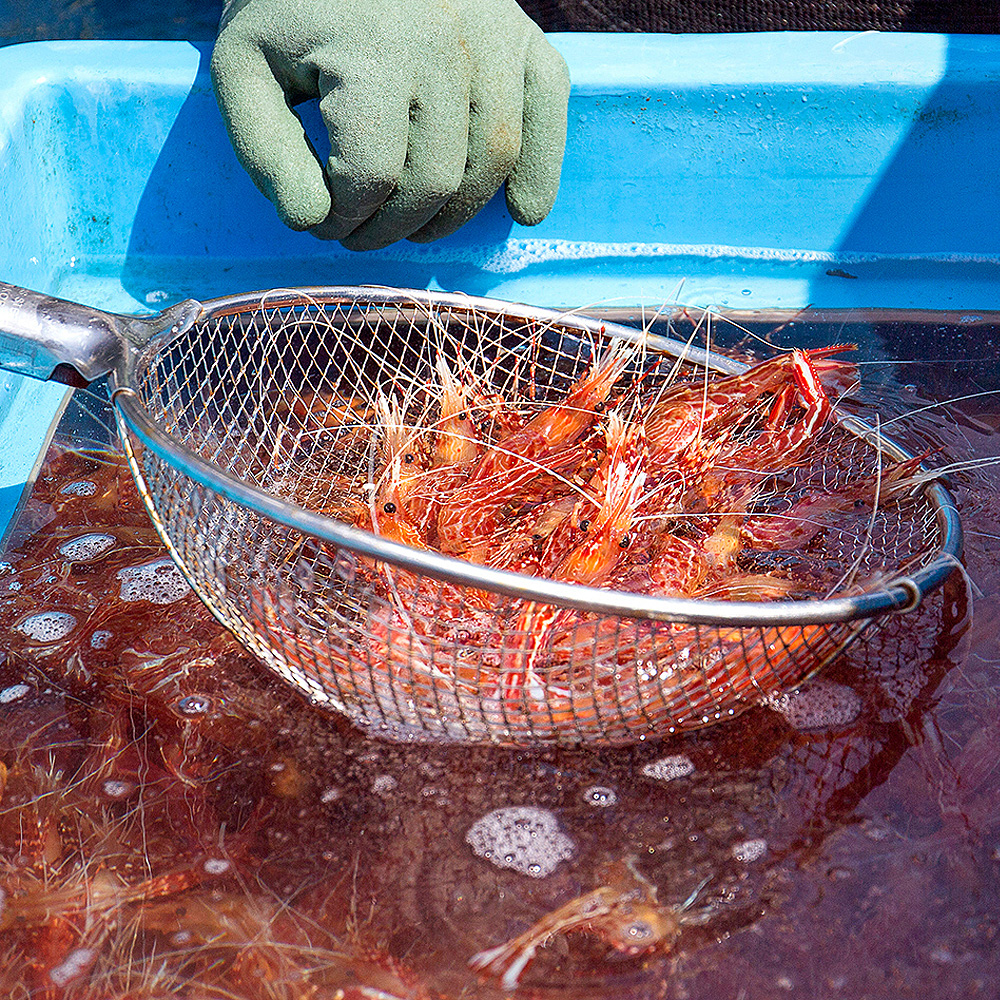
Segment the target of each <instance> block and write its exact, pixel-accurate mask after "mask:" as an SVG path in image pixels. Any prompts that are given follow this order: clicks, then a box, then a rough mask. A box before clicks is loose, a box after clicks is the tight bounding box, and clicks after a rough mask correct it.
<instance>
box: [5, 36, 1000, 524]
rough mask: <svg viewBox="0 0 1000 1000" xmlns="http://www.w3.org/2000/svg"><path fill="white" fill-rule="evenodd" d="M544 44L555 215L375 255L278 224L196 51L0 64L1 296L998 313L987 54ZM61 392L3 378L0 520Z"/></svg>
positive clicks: (117, 46)
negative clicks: (478, 298) (395, 298)
mask: <svg viewBox="0 0 1000 1000" xmlns="http://www.w3.org/2000/svg"><path fill="white" fill-rule="evenodd" d="M552 38H553V42H554V43H555V44H556V45H557V46H558V47H559V48H560V50H561V51H562V52H563V53H564V55H565V56H566V59H567V61H568V63H569V65H570V69H571V73H572V77H573V80H574V89H573V96H572V100H571V108H570V132H569V143H568V149H567V156H566V161H565V165H564V171H563V180H562V185H561V188H560V193H559V197H558V200H557V202H556V205H555V208H554V209H553V211H552V213H551V214H550V216H549V217H548V218H547V219H546V220H545V221H544V222H543V223H542V224H541V225H540V226H538V227H535V228H533V229H526V228H522V227H520V226H517V225H515V224H514V223H513V222H512V221H511V219H510V217H509V216H508V215H507V213H506V211H505V208H504V205H503V199H502V197H498V198H496V199H494V201H493V202H492V203H491V204H490V205H489V206H488V207H487V209H486V211H485V212H483V213H482V215H481V216H480V217H479V218H477V219H476V220H474V221H473V222H472V223H470V224H469V225H468V226H466V227H465V228H464V229H463V230H462V231H461V232H459V233H457V234H456V235H455V236H453V237H450V238H449V239H446V240H443V241H440V242H438V243H435V244H431V245H417V244H411V243H408V242H405V241H404V242H402V243H400V244H397V245H395V246H392V247H390V248H388V249H386V250H384V251H379V252H375V253H368V254H354V253H351V252H349V251H347V250H344V249H343V248H341V247H340V246H339V245H338V244H326V243H321V242H319V241H317V240H315V239H314V238H313V237H311V236H309V235H308V234H302V233H293V232H291V231H290V230H287V229H286V228H284V227H283V226H282V225H281V223H280V222H279V221H278V220H277V217H276V216H275V214H274V211H273V209H272V208H271V206H270V204H269V203H268V202H267V201H266V200H265V199H264V197H263V196H262V195H260V194H259V193H258V192H257V191H256V189H255V188H254V187H253V186H252V184H251V183H250V181H249V180H248V178H247V177H246V176H245V174H244V173H243V171H242V170H241V168H240V167H239V165H238V164H237V163H236V160H235V158H234V156H233V153H232V150H231V148H230V146H229V142H228V139H227V138H226V135H225V131H224V129H223V126H222V123H221V120H220V119H219V115H218V112H217V109H216V106H215V101H214V98H213V96H212V93H211V87H210V83H209V80H208V75H207V67H206V62H207V57H208V52H209V47H208V46H207V45H202V46H194V45H189V44H187V43H183V42H39V43H31V44H26V45H15V46H10V47H8V48H5V49H0V191H3V192H4V211H3V212H0V258H2V259H0V278H3V279H4V280H7V281H10V282H14V283H16V284H21V285H25V286H28V287H31V288H35V289H39V290H42V291H47V292H51V293H53V294H58V295H62V296H64V297H66V298H70V299H74V300H77V301H81V302H87V303H90V304H93V305H97V306H100V307H104V308H110V309H114V310H118V311H123V312H137V311H148V310H150V309H155V308H158V307H160V306H161V305H165V304H168V303H170V302H173V301H175V300H177V299H179V298H182V297H186V296H194V297H196V298H208V297H211V296H214V295H219V294H225V293H228V292H238V291H245V290H248V289H253V288H267V287H274V286H280V285H302V284H341V283H364V282H371V283H377V284H389V285H403V286H414V287H431V288H435V287H440V288H446V289H460V290H463V291H467V292H470V293H476V294H486V295H494V296H497V297H500V298H509V299H516V300H520V301H526V302H531V303H535V304H539V305H573V306H578V305H584V304H601V305H609V306H632V305H637V304H645V305H647V306H650V307H653V308H655V307H658V306H660V305H662V304H663V303H664V302H675V301H681V302H685V303H690V304H698V305H716V306H728V307H735V308H746V309H754V308H772V307H777V308H799V307H802V306H805V305H807V304H813V305H818V306H827V307H852V306H887V307H897V308H921V309H927V308H938V309H949V310H956V309H957V310H970V311H975V310H983V309H989V308H995V307H996V304H997V302H998V295H997V292H998V289H1000V232H998V226H997V220H998V219H1000V185H998V184H997V169H998V168H997V164H998V162H1000V41H998V39H996V38H993V37H986V36H951V37H946V36H939V35H905V34H892V35H879V34H874V33H862V34H858V35H847V34H820V33H816V34H762V35H710V36H698V35H684V36H673V35H659V36H652V35H606V34H595V35H556V36H552ZM302 112H303V119H304V121H305V124H306V128H307V131H309V132H310V134H311V135H312V136H313V138H314V141H315V142H316V143H317V145H318V146H320V147H322V146H323V145H324V141H323V136H322V128H321V127H320V124H319V118H318V114H317V112H316V110H315V108H313V107H310V106H306V107H304V108H303V109H302ZM61 397H62V392H61V390H59V389H56V388H53V387H51V386H46V387H37V386H32V385H27V386H26V385H24V384H22V383H21V381H20V380H18V379H17V378H15V377H13V376H9V377H3V391H2V392H0V432H2V433H0V439H2V440H3V442H4V449H5V450H4V452H3V455H2V457H0V463H2V464H0V524H2V523H3V522H4V521H5V520H6V516H5V513H4V511H5V509H7V508H5V507H4V505H3V502H2V497H3V496H4V495H14V494H17V493H19V484H22V483H23V482H24V477H26V476H27V475H28V470H30V468H31V467H32V466H33V464H34V461H35V458H36V456H37V454H38V450H39V448H40V447H41V445H42V443H43V441H44V428H45V427H47V426H48V423H49V417H50V416H51V415H52V414H53V413H54V412H55V408H56V406H57V404H58V400H59V399H61ZM26 413H30V414H32V415H33V419H31V420H30V421H29V420H26V418H25V414H26ZM14 421H16V422H17V425H16V426H15V425H14V423H13V422H14ZM12 428H14V429H13V430H12ZM12 440H13V441H16V442H17V444H16V446H14V445H12V446H9V447H8V446H7V445H6V442H8V441H12ZM8 506H9V505H8Z"/></svg>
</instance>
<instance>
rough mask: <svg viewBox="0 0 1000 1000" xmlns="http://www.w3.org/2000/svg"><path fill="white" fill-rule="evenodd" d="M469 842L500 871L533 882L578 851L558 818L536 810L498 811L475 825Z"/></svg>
mask: <svg viewBox="0 0 1000 1000" xmlns="http://www.w3.org/2000/svg"><path fill="white" fill-rule="evenodd" d="M465 842H466V843H467V844H468V845H469V846H470V847H471V848H472V850H473V853H474V854H476V855H478V856H479V857H481V858H485V859H486V860H487V861H489V862H491V863H492V864H494V865H496V866H497V868H512V869H513V870H514V871H516V872H520V873H521V874H522V875H529V876H531V878H543V877H544V876H546V875H551V874H552V872H553V871H555V869H556V866H557V865H558V864H559V862H560V861H565V860H567V859H568V858H571V857H572V856H573V852H574V851H575V850H576V845H575V844H574V843H573V841H572V840H570V838H569V837H567V836H566V834H564V833H563V832H562V830H560V829H559V822H558V820H557V819H556V817H555V816H554V815H553V814H552V813H550V812H549V811H548V810H547V809H537V808H535V807H534V806H507V807H505V808H502V809H494V810H493V812H491V813H487V814H486V815H485V816H483V817H481V818H480V819H478V820H476V822H475V823H473V824H472V826H471V827H470V828H469V832H468V833H467V834H466V835H465Z"/></svg>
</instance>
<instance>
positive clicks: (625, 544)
mask: <svg viewBox="0 0 1000 1000" xmlns="http://www.w3.org/2000/svg"><path fill="white" fill-rule="evenodd" d="M629 541H630V539H629V537H628V535H625V536H623V537H622V540H621V541H620V542H619V543H618V547H619V548H621V549H627V548H628V545H629Z"/></svg>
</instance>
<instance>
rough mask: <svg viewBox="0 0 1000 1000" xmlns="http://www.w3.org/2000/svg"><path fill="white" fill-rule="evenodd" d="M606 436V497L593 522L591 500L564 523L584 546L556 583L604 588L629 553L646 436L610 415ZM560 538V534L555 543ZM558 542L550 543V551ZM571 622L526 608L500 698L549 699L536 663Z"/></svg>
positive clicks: (561, 565)
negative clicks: (585, 511)
mask: <svg viewBox="0 0 1000 1000" xmlns="http://www.w3.org/2000/svg"><path fill="white" fill-rule="evenodd" d="M606 434H607V439H608V454H607V457H606V458H605V461H604V463H603V464H602V466H601V468H600V469H599V470H598V473H597V475H596V476H595V478H596V479H598V480H599V481H600V483H601V485H602V486H603V488H604V496H603V498H602V500H601V504H600V507H599V508H598V509H597V511H596V512H595V513H594V514H593V515H592V518H593V519H592V520H590V521H588V520H587V519H583V520H581V517H580V513H581V511H580V508H581V506H582V505H584V504H589V503H591V502H592V501H590V500H589V498H588V499H584V500H581V501H579V502H578V503H577V506H576V507H575V508H574V511H573V513H572V514H571V515H570V517H569V518H568V519H567V520H566V521H565V522H564V524H566V525H569V526H570V530H574V529H575V530H576V532H577V534H582V541H580V542H579V543H578V544H577V545H576V546H575V547H573V548H571V549H570V551H569V552H568V553H567V554H566V555H565V556H564V557H563V558H562V559H560V561H559V562H558V564H556V565H555V566H554V567H552V568H551V578H552V579H554V580H559V581H562V582H567V583H579V584H582V585H584V586H592V587H593V586H600V585H601V584H602V583H603V582H604V581H605V580H606V579H607V577H608V576H609V574H610V573H611V572H612V571H613V570H614V568H615V566H616V564H617V563H618V560H619V559H620V558H621V556H622V553H623V551H624V550H626V549H627V548H628V545H629V537H628V532H629V529H630V528H631V527H632V520H633V517H634V515H635V509H636V507H637V505H638V502H639V498H640V495H641V493H642V487H643V484H644V483H645V481H646V472H645V469H644V468H643V464H644V462H643V459H644V458H645V454H646V438H645V432H644V430H643V427H642V425H641V424H626V423H625V421H624V420H623V419H622V418H621V417H620V416H619V415H618V414H616V413H610V414H609V415H608V421H607V429H606ZM584 525H586V527H585V528H584ZM559 533H560V532H559V530H558V529H557V531H556V532H554V533H553V539H555V537H556V535H558V534H559ZM553 539H550V545H549V546H548V548H549V549H551V547H552V541H553ZM541 569H542V574H543V575H550V571H549V566H548V565H546V562H545V560H544V558H543V561H542V567H541ZM572 616H573V613H572V612H568V611H566V610H565V609H561V608H558V607H556V606H553V605H551V604H544V603H539V602H537V601H529V602H528V603H527V604H526V605H524V606H523V608H522V609H521V611H520V612H519V614H518V616H517V619H516V621H515V623H514V626H513V629H512V632H513V635H514V636H515V637H521V641H522V643H523V645H522V647H521V648H519V649H517V650H513V651H512V652H511V655H510V656H509V657H508V661H509V662H508V665H507V667H506V668H505V670H504V671H503V673H502V675H501V677H500V680H499V688H500V691H501V696H502V697H503V698H504V699H505V700H507V699H510V698H513V699H514V700H519V694H520V692H521V690H522V689H524V688H526V689H528V691H529V692H530V694H531V697H532V698H533V700H541V699H540V698H538V697H537V696H536V694H537V692H541V694H542V697H544V691H545V685H544V683H543V681H542V680H541V678H540V677H539V675H538V673H537V670H536V666H537V661H538V659H539V657H540V655H541V652H542V650H543V649H544V648H545V647H546V646H547V645H548V642H549V638H550V634H551V631H552V629H553V628H554V627H555V626H556V625H557V624H558V623H559V622H560V621H562V620H563V619H566V618H567V617H572Z"/></svg>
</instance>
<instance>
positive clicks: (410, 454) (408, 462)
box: [403, 451, 416, 465]
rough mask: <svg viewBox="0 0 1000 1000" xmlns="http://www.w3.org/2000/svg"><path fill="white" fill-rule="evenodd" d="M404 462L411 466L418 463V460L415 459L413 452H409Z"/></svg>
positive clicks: (404, 457)
mask: <svg viewBox="0 0 1000 1000" xmlns="http://www.w3.org/2000/svg"><path fill="white" fill-rule="evenodd" d="M403 461H404V462H406V463H407V465H409V464H411V463H413V462H415V461H416V459H415V458H414V457H413V452H412V451H408V452H407V453H406V454H405V455H404V456H403Z"/></svg>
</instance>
